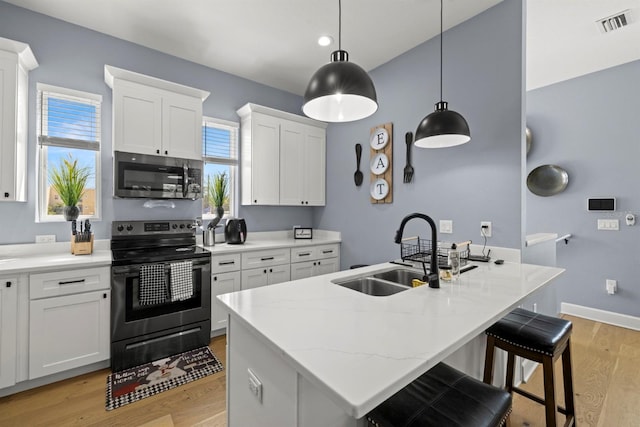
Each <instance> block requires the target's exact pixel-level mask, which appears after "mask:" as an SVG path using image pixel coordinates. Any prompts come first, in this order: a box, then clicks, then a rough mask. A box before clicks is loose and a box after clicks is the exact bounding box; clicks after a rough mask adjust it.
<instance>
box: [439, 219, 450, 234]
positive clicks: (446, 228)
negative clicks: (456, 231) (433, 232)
mask: <svg viewBox="0 0 640 427" xmlns="http://www.w3.org/2000/svg"><path fill="white" fill-rule="evenodd" d="M452 233H453V221H452V220H450V219H441V220H440V234H452Z"/></svg>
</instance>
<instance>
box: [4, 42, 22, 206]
mask: <svg viewBox="0 0 640 427" xmlns="http://www.w3.org/2000/svg"><path fill="white" fill-rule="evenodd" d="M5 55H6V57H5ZM17 69H18V67H17V59H16V58H11V57H10V54H8V53H3V52H0V200H3V201H16V200H17V199H16V185H15V182H16V181H15V179H16V166H15V160H16V148H17V146H16V128H15V125H16V102H17V99H16V95H17V86H16V83H17V80H16V79H17V75H16V72H17Z"/></svg>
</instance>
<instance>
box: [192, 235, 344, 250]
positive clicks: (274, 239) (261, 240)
mask: <svg viewBox="0 0 640 427" xmlns="http://www.w3.org/2000/svg"><path fill="white" fill-rule="evenodd" d="M340 242H341V236H340V233H338V232H333V231H325V230H314V232H313V239H299V240H296V239H294V238H293V232H291V231H284V232H283V231H275V232H257V233H249V234H248V236H247V240H246V241H245V242H244V243H242V244H239V245H232V244H228V243H216V244H215V245H214V246H204V245H202V244H200V246H202V247H203V248H205V249H206V250H208V251H210V252H211V253H213V254H214V255H215V254H224V253H230V252H248V251H259V250H263V249H280V248H295V247H305V246H315V245H325V244H330V243H340Z"/></svg>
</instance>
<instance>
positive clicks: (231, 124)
mask: <svg viewBox="0 0 640 427" xmlns="http://www.w3.org/2000/svg"><path fill="white" fill-rule="evenodd" d="M202 121H203V122H204V124H205V125H206V124H207V123H213V124H216V125H222V126H227V127H230V128H233V129H240V123H238V122H232V121H230V120H224V119H216V118H214V117H209V116H203V117H202Z"/></svg>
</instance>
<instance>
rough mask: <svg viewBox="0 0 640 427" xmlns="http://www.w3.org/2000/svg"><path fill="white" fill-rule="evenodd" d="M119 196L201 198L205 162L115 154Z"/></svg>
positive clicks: (114, 177)
mask: <svg viewBox="0 0 640 427" xmlns="http://www.w3.org/2000/svg"><path fill="white" fill-rule="evenodd" d="M113 160H114V166H113V167H114V171H113V180H114V183H113V193H114V196H116V197H123V198H126V197H131V198H154V199H194V200H195V199H199V198H200V196H201V188H202V176H201V175H202V161H199V160H191V159H178V158H173V157H163V156H150V155H146V154H133V153H125V152H122V151H116V152H114V158H113Z"/></svg>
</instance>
